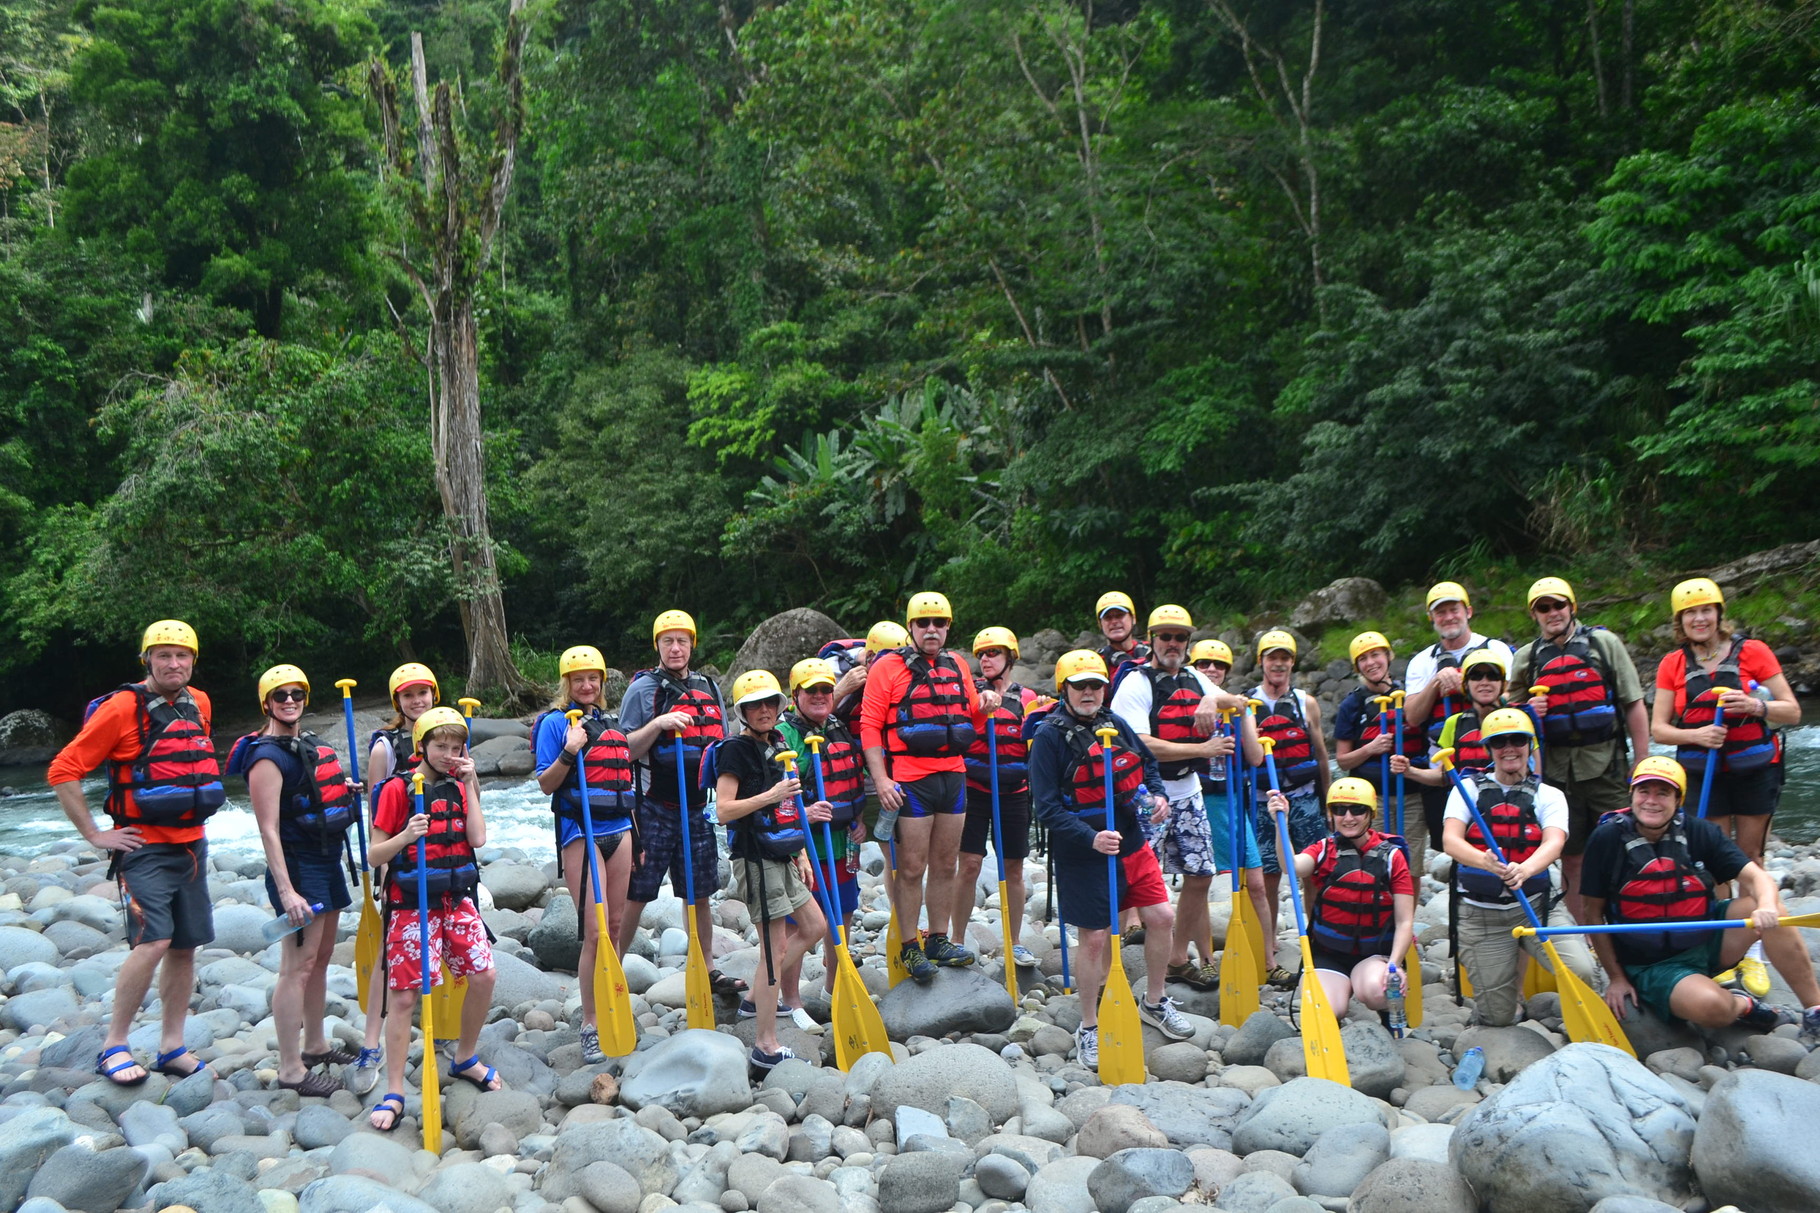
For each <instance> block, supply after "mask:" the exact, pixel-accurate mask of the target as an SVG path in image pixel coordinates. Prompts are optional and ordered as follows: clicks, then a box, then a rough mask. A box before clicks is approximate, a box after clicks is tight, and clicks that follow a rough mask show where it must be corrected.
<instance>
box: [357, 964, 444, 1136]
mask: <svg viewBox="0 0 1820 1213" xmlns="http://www.w3.org/2000/svg"><path fill="white" fill-rule="evenodd" d="M416 1009H417V987H416V986H410V987H408V988H406V989H403V990H389V991H387V992H386V1017H385V1089H386V1090H387V1091H397V1092H399V1093H401V1094H402V1093H403V1091H404V1063H405V1058H406V1056H407V1055H408V1054H409V1053H410V1051H411V1015H412V1013H413V1012H415V1011H416ZM464 1011H465V1008H464ZM423 1064H424V1065H426V1066H433V1065H435V1064H437V1063H436V1050H435V1048H434V1046H433V1045H432V1043H431V1042H430V1041H425V1042H424V1056H423ZM394 1123H396V1122H394ZM373 1127H374V1128H375V1129H378V1128H382V1127H383V1126H382V1125H380V1124H378V1123H377V1122H376V1121H375V1123H374V1124H373Z"/></svg>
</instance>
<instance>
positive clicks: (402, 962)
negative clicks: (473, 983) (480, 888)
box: [385, 897, 493, 990]
mask: <svg viewBox="0 0 1820 1213" xmlns="http://www.w3.org/2000/svg"><path fill="white" fill-rule="evenodd" d="M429 919H430V985H431V986H439V985H441V984H442V966H444V965H447V966H448V967H449V975H450V976H451V977H472V976H473V975H474V974H476V973H485V972H486V971H487V970H488V969H490V968H492V967H493V949H492V946H491V945H489V944H488V943H487V928H486V924H485V923H483V922H481V921H480V911H479V910H477V909H475V908H474V902H473V900H472V899H471V898H467V897H464V898H462V899H461V903H460V904H459V905H456V906H452V907H446V908H443V909H439V910H431V911H430V915H429ZM417 921H418V915H417V911H416V910H410V909H404V908H401V907H394V908H393V910H392V922H391V925H390V926H389V927H387V928H386V933H385V964H386V984H387V985H388V986H390V987H391V988H392V989H394V990H418V989H422V988H423V957H422V954H421V948H420V947H419V945H418V940H419V939H421V938H422V937H421V936H420V935H419V934H418V932H417Z"/></svg>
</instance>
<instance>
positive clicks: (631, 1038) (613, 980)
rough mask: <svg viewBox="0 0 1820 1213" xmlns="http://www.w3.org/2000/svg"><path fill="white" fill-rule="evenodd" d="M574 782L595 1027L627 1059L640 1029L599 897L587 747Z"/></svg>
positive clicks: (609, 1048)
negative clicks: (589, 891) (590, 919)
mask: <svg viewBox="0 0 1820 1213" xmlns="http://www.w3.org/2000/svg"><path fill="white" fill-rule="evenodd" d="M563 715H564V716H566V717H568V720H569V723H570V724H575V723H577V722H578V721H580V719H581V715H582V713H581V709H580V708H571V709H570V710H569V711H567V712H564V713H563ZM575 782H576V783H578V784H580V785H581V835H582V839H583V844H582V845H583V846H584V847H585V848H586V851H585V853H586V855H587V857H588V883H589V884H590V885H591V886H592V888H593V893H594V976H593V979H592V980H593V982H594V987H593V988H594V1019H595V1025H594V1026H595V1028H596V1029H597V1030H598V1031H599V1032H600V1051H601V1052H602V1053H605V1054H606V1055H607V1056H608V1057H624V1056H626V1055H627V1054H629V1053H631V1052H632V1050H633V1049H635V1048H637V1047H638V1028H637V1025H635V1024H634V1023H633V1022H632V994H631V991H630V990H628V989H627V988H626V974H625V971H624V970H623V969H621V968H620V966H619V952H618V950H617V949H616V948H614V946H613V936H611V935H609V934H608V933H607V903H606V900H605V899H604V898H603V897H601V895H600V852H598V851H597V850H595V849H594V807H593V805H592V804H590V803H589V801H588V750H587V747H586V746H583V747H582V750H581V753H579V754H577V755H576V756H575ZM685 856H686V852H685ZM692 920H693V919H691V921H692ZM710 1022H711V1021H710ZM690 1026H691V1027H693V1026H694V1025H693V1024H691V1025H690Z"/></svg>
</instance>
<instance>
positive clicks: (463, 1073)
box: [449, 1053, 503, 1091]
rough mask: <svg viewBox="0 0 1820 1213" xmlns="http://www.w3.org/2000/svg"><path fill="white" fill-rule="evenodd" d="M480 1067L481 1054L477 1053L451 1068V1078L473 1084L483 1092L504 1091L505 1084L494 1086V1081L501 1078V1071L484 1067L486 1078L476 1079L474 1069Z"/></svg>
mask: <svg viewBox="0 0 1820 1213" xmlns="http://www.w3.org/2000/svg"><path fill="white" fill-rule="evenodd" d="M478 1065H480V1054H478V1053H476V1054H474V1056H472V1057H470V1058H468V1059H467V1060H466V1061H462V1062H457V1063H455V1064H454V1065H452V1066H450V1067H449V1077H450V1078H460V1079H464V1080H466V1081H467V1082H471V1083H473V1084H474V1085H475V1086H477V1087H479V1088H480V1089H481V1090H483V1091H495V1090H502V1089H503V1084H502V1086H500V1087H495V1086H494V1085H493V1082H494V1080H495V1079H497V1078H498V1077H499V1071H498V1070H495V1069H494V1068H493V1067H492V1066H486V1067H483V1068H484V1069H485V1070H486V1076H485V1077H482V1078H476V1077H474V1067H475V1066H478Z"/></svg>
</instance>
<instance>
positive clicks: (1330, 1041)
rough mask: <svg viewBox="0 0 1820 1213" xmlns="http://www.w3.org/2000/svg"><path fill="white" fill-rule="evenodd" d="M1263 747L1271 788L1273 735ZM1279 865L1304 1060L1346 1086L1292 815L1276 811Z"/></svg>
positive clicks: (1317, 1073)
mask: <svg viewBox="0 0 1820 1213" xmlns="http://www.w3.org/2000/svg"><path fill="white" fill-rule="evenodd" d="M1258 744H1259V745H1261V746H1263V747H1264V769H1265V771H1267V772H1268V773H1269V775H1270V790H1271V791H1272V792H1280V791H1281V789H1280V788H1279V787H1278V786H1277V760H1276V756H1275V755H1274V754H1272V753H1271V751H1272V750H1274V749H1275V748H1276V739H1275V738H1274V737H1260V738H1258ZM1277 866H1278V867H1280V868H1282V869H1283V878H1284V879H1285V880H1287V881H1288V882H1289V900H1290V904H1291V905H1293V906H1294V907H1295V933H1296V936H1297V939H1298V941H1299V942H1300V943H1301V945H1302V994H1301V1000H1300V1002H1299V1004H1298V1006H1299V1008H1300V1011H1301V1019H1302V1062H1303V1066H1304V1068H1306V1069H1307V1071H1308V1076H1309V1077H1310V1078H1325V1079H1327V1080H1329V1081H1330V1082H1337V1083H1339V1084H1340V1085H1341V1086H1343V1087H1350V1086H1351V1085H1352V1072H1351V1071H1350V1070H1348V1069H1347V1068H1346V1044H1345V1042H1344V1041H1342V1040H1341V1039H1340V1024H1339V1021H1338V1020H1336V1019H1335V1018H1334V1016H1333V1007H1332V1006H1331V1005H1330V1004H1329V1003H1328V1001H1327V990H1326V987H1324V986H1322V985H1321V979H1320V978H1319V977H1317V976H1315V971H1314V951H1313V949H1312V948H1311V947H1310V946H1309V943H1308V920H1307V918H1306V917H1304V915H1303V913H1302V882H1301V881H1300V880H1299V879H1297V877H1296V870H1295V850H1294V844H1293V843H1292V842H1291V841H1290V839H1289V815H1288V814H1287V813H1279V814H1277Z"/></svg>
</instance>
